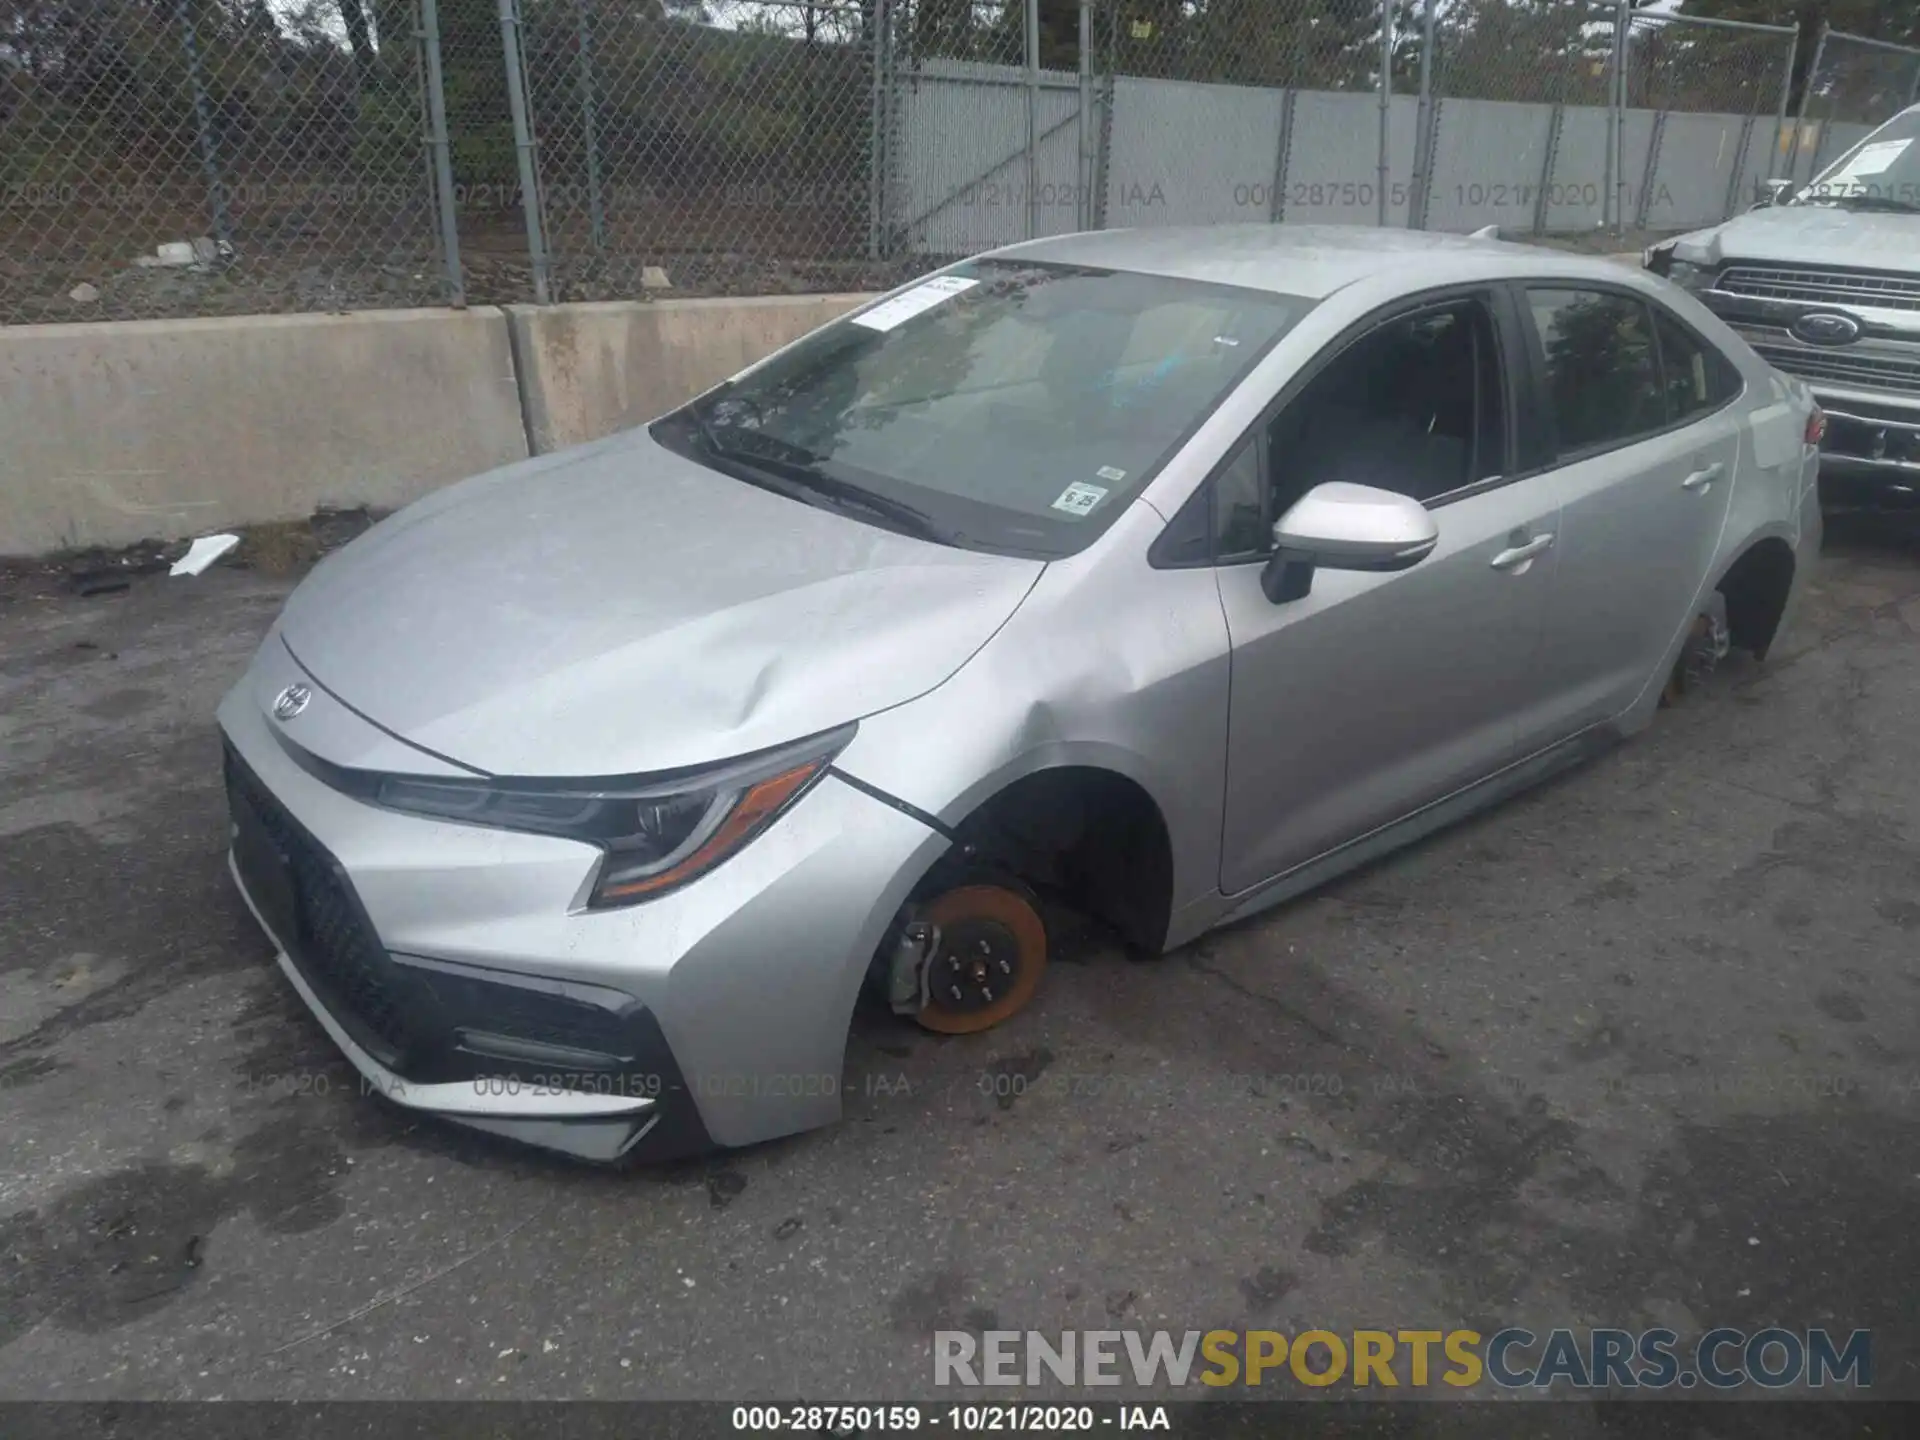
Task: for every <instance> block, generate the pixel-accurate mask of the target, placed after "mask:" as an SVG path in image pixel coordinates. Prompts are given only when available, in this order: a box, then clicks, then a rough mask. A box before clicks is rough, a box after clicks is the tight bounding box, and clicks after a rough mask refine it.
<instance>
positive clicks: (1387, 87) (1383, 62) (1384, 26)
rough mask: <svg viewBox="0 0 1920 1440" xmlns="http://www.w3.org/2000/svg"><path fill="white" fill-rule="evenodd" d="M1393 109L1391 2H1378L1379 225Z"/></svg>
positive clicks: (1384, 215) (1383, 209)
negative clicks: (1388, 133)
mask: <svg viewBox="0 0 1920 1440" xmlns="http://www.w3.org/2000/svg"><path fill="white" fill-rule="evenodd" d="M1392 108H1393V0H1380V196H1379V200H1380V203H1379V206H1378V211H1379V223H1380V224H1381V225H1383V226H1384V225H1385V224H1386V223H1387V172H1388V160H1387V156H1388V149H1387V121H1388V118H1389V115H1390V114H1391V112H1392Z"/></svg>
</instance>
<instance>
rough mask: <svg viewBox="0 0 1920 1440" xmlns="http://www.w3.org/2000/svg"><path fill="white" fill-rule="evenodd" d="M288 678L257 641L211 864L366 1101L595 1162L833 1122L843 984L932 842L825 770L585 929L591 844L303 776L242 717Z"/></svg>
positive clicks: (846, 1014) (290, 666)
mask: <svg viewBox="0 0 1920 1440" xmlns="http://www.w3.org/2000/svg"><path fill="white" fill-rule="evenodd" d="M292 678H299V679H302V680H305V681H306V683H309V684H311V683H313V682H312V681H311V678H310V677H306V676H304V675H303V674H302V673H301V672H299V671H298V669H297V667H296V666H295V665H294V663H293V661H292V658H291V657H290V656H288V655H287V654H286V652H285V651H284V649H281V648H280V647H279V646H278V645H277V642H275V641H273V640H271V639H270V640H269V641H268V643H267V645H265V646H263V647H262V650H261V654H260V656H259V657H257V658H256V661H255V664H254V666H253V668H252V669H251V670H250V671H249V672H248V675H247V677H246V678H244V679H243V680H242V681H241V683H240V684H239V685H237V686H236V687H235V688H234V690H233V691H232V692H231V693H230V694H229V695H228V696H227V698H226V700H225V701H224V702H223V704H222V705H221V708H220V714H219V722H220V728H221V731H222V734H223V737H224V742H225V752H226V772H227V785H228V795H229V812H230V834H229V839H230V852H229V866H230V869H231V871H232V874H233V876H234V879H235V882H236V883H237V884H238V886H239V888H240V890H241V893H242V895H243V896H244V897H245V899H246V902H247V904H248V906H249V908H250V909H251V910H252V911H253V913H254V915H255V917H256V918H257V919H258V920H259V921H260V923H261V926H262V928H263V929H264V930H265V931H266V932H267V935H268V938H269V939H270V940H271V941H272V943H273V946H274V949H275V951H276V953H277V959H278V964H279V966H280V968H281V970H282V972H283V973H284V974H285V976H286V978H287V980H288V982H289V983H290V984H292V985H293V987H294V989H295V991H296V992H297V993H298V994H299V995H300V997H301V999H302V1000H303V1001H304V1002H305V1003H306V1005H307V1006H308V1008H309V1009H310V1010H312V1011H313V1013H314V1014H315V1016H316V1017H317V1018H318V1019H319V1021H320V1023H321V1025H322V1026H323V1027H325V1029H326V1030H327V1033H328V1034H329V1035H330V1036H331V1037H332V1038H333V1040H334V1042H335V1043H336V1044H337V1045H338V1046H339V1048H340V1049H341V1051H342V1052H343V1053H344V1054H345V1055H346V1057H347V1059H348V1060H349V1061H351V1062H352V1064H353V1066H354V1068H355V1069H356V1070H357V1071H358V1072H359V1074H360V1076H361V1078H362V1083H363V1089H366V1090H369V1091H376V1092H378V1093H380V1094H382V1095H384V1096H386V1097H387V1098H388V1099H389V1100H391V1101H393V1102H395V1103H397V1104H400V1105H403V1106H408V1107H411V1108H413V1109H417V1110H421V1111H426V1112H430V1113H433V1114H436V1115H439V1116H441V1117H443V1118H445V1119H447V1120H450V1121H453V1122H455V1123H458V1124H462V1125H466V1126H470V1127H472V1128H475V1129H479V1130H484V1131H488V1132H491V1133H494V1134H497V1135H502V1136H505V1137H508V1138H510V1139H515V1140H520V1141H524V1142H527V1143H530V1144H534V1145H539V1146H542V1147H545V1148H548V1149H553V1150H558V1151H563V1152H566V1153H568V1154H572V1155H576V1156H579V1157H581V1158H585V1159H591V1160H600V1161H610V1160H615V1159H619V1158H622V1157H626V1158H634V1159H645V1160H657V1159H666V1158H669V1157H671V1156H674V1155H678V1154H686V1153H690V1152H695V1151H699V1150H703V1149H707V1148H709V1147H713V1146H736V1145H745V1144H751V1143H753V1142H755V1141H760V1140H766V1139H770V1138H773V1137H775V1136H779V1135H784V1134H790V1133H793V1132H795V1131H800V1130H806V1129H811V1128H813V1127H815V1126H819V1125H824V1124H829V1123H831V1122H833V1121H834V1120H836V1119H837V1118H838V1117H839V1114H840V1085H841V1080H842V1072H843V1065H844V1059H845V1047H846V1038H847V1030H848V1024H849V1021H850V1019H851V1016H852V1011H853V1006H854V1003H855V1000H856V999H857V997H858V994H859V990H860V986H861V984H862V981H863V980H864V978H865V976H866V973H867V969H868V966H869V964H870V962H871V960H872V957H873V955H874V953H875V951H876V950H877V948H878V947H879V944H880V942H881V940H882V938H883V936H884V934H885V932H886V929H887V927H888V926H889V924H890V923H891V922H892V919H893V917H894V915H895V913H896V912H897V911H898V909H899V907H900V906H901V904H902V903H903V902H904V901H905V899H906V897H907V893H908V891H909V890H910V889H911V888H912V885H913V883H914V882H915V880H917V879H918V877H919V876H920V875H921V874H922V873H924V871H925V869H926V868H927V866H928V865H930V864H931V863H932V862H933V860H934V859H935V858H937V856H938V855H939V853H940V852H941V851H942V850H943V849H944V848H945V845H946V842H945V840H944V839H942V838H941V837H940V836H939V835H937V834H936V833H935V832H933V831H932V830H930V829H928V828H927V827H926V826H924V825H923V824H921V823H920V822H919V821H917V820H915V819H913V818H911V817H910V816H908V815H906V814H903V813H902V812H901V811H899V810H896V809H894V808H892V807H890V806H888V805H886V804H883V803H881V802H880V801H878V800H875V799H873V798H872V797H871V796H869V795H868V794H865V793H863V792H862V791H861V790H858V789H856V788H854V787H853V786H850V785H847V784H846V783H844V782H843V781H841V780H839V779H838V778H837V777H836V776H834V775H833V774H831V773H829V774H828V775H827V776H826V777H825V778H823V779H822V780H821V782H820V783H818V784H816V785H815V786H814V787H813V788H812V789H811V790H809V791H808V792H807V793H806V794H805V795H804V796H803V797H802V798H801V799H800V800H799V801H798V802H797V803H796V804H795V805H794V806H793V807H792V808H791V809H789V810H788V811H787V812H786V813H785V814H783V815H782V816H781V817H780V818H779V819H778V820H777V821H776V822H775V823H774V824H773V826H771V827H770V828H769V829H768V830H767V832H766V833H764V834H762V835H761V836H759V837H758V838H757V839H756V840H754V841H753V842H752V843H751V844H749V845H748V846H747V847H745V848H744V849H743V850H741V851H740V852H739V853H738V854H735V855H733V856H732V857H730V858H729V859H728V860H726V861H725V862H723V863H722V864H721V865H719V866H718V867H717V868H716V869H714V870H713V871H712V872H711V873H709V874H707V875H704V876H702V877H701V878H700V879H698V880H696V881H694V882H693V883H692V884H690V885H687V886H685V887H684V888H682V889H680V890H677V891H674V892H672V893H670V894H667V895H663V896H661V897H659V898H657V899H655V900H652V901H649V902H647V903H645V904H642V905H636V906H631V907H627V908H623V909H614V910H593V911H590V910H587V909H585V908H584V896H585V893H586V890H587V887H588V884H589V881H590V878H591V875H592V872H593V868H594V866H595V863H596V862H597V860H598V858H599V857H598V852H597V851H596V850H595V849H593V848H592V847H590V846H587V845H583V844H578V843H575V842H572V841H567V840H560V839H555V838H551V837H546V836H539V835H527V834H519V833H514V832H507V831H498V830H488V829H480V828H476V827H472V826H464V825H455V824H447V823H443V822H440V821H436V820H430V819H424V818H420V817H415V816H411V815H402V814H397V813H394V812H391V811H387V810H383V809H379V808H376V807H373V806H370V805H368V804H365V803H364V802H362V801H360V800H357V799H354V798H352V797H350V796H347V795H345V794H342V793H341V792H340V791H338V790H336V789H334V788H332V787H331V786H329V785H327V784H326V783H324V782H323V781H322V780H321V779H319V778H317V777H316V775H315V774H314V773H312V771H311V770H310V769H309V768H308V767H307V766H306V765H303V764H302V763H301V761H300V759H299V750H298V748H297V742H296V740H295V736H294V733H293V732H295V731H297V730H298V728H299V724H298V722H294V723H292V724H289V725H287V726H286V727H285V731H286V733H279V732H280V730H281V727H280V726H279V724H278V722H275V721H272V720H269V719H268V718H267V714H266V711H265V709H263V706H262V704H261V698H262V696H263V695H270V694H271V693H273V692H274V691H275V690H277V689H278V688H279V687H280V686H281V685H283V684H285V683H287V682H288V681H289V679H292ZM335 703H337V702H335ZM423 768H424V766H423Z"/></svg>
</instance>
